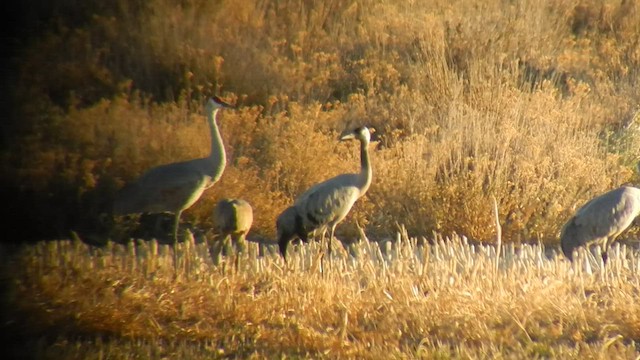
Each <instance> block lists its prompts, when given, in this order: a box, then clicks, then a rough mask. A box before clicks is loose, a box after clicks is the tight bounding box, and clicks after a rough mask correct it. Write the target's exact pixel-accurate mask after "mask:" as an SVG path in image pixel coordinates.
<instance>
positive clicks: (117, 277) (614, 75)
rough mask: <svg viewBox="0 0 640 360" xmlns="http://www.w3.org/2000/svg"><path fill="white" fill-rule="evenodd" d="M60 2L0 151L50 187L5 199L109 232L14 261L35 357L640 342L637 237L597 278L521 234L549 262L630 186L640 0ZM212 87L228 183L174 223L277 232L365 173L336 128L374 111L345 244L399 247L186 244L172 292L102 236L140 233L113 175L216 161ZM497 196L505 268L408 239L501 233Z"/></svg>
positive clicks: (561, 350)
mask: <svg viewBox="0 0 640 360" xmlns="http://www.w3.org/2000/svg"><path fill="white" fill-rule="evenodd" d="M51 8H52V9H53V10H55V11H53V12H54V13H55V14H56V16H55V17H54V19H55V20H53V21H52V23H51V24H49V25H45V26H46V29H47V30H46V32H45V33H43V34H39V35H42V36H40V37H34V38H33V39H31V40H30V41H29V42H25V43H24V48H22V49H21V51H20V52H19V53H18V54H17V56H18V58H17V59H16V63H17V64H19V66H18V68H17V71H16V78H17V82H16V84H15V88H14V91H13V93H12V94H10V95H11V99H12V100H15V104H14V105H15V109H14V115H13V116H14V117H15V118H16V121H15V124H12V128H11V129H12V131H10V132H7V134H11V135H13V138H11V139H7V141H6V143H7V145H8V146H7V149H3V151H2V153H1V154H0V155H1V160H2V161H0V167H1V169H2V172H3V174H11V175H7V176H5V177H3V179H2V180H3V184H6V186H7V188H8V189H9V191H7V192H8V193H13V192H14V190H15V193H20V194H28V195H29V197H30V199H32V200H33V201H32V202H24V201H22V199H21V198H19V197H18V196H16V199H13V200H15V204H24V210H23V211H22V212H19V213H22V214H28V215H29V216H32V219H35V220H37V222H36V221H33V222H34V223H37V225H34V226H38V227H39V226H40V225H42V227H47V228H54V229H56V230H57V233H58V234H64V235H63V236H62V237H63V238H64V237H66V234H68V233H69V232H70V231H72V230H75V231H77V232H79V233H80V234H81V237H82V238H83V239H85V240H87V239H91V241H99V242H101V243H107V244H108V245H106V246H105V247H103V248H90V247H88V246H87V245H83V244H81V243H76V242H68V241H58V242H50V243H39V244H37V245H35V246H33V247H29V248H26V249H25V250H24V251H23V252H22V253H21V254H19V255H18V256H17V257H16V258H15V259H13V261H12V263H11V267H10V269H11V271H10V272H7V273H6V274H7V276H8V277H9V278H8V279H9V280H10V284H11V288H12V289H13V293H12V294H13V295H12V297H11V298H10V300H11V304H12V306H15V307H17V308H18V309H20V310H21V311H20V312H19V316H18V317H17V319H19V320H20V321H24V327H23V328H20V327H18V328H19V329H20V330H23V331H25V332H26V333H27V335H30V334H35V339H36V340H33V341H34V342H35V343H30V344H33V345H34V346H33V347H34V348H35V349H36V350H37V351H40V355H42V357H51V358H60V357H78V358H103V357H115V358H131V357H152V358H161V357H181V358H187V357H188V358H210V357H258V358H263V357H280V355H281V354H282V355H284V356H286V357H314V358H316V357H317V358H333V357H341V358H381V357H385V358H386V357H409V358H415V357H424V358H535V357H541V358H547V357H559V358H575V357H586V358H609V357H624V358H628V357H632V356H633V355H634V353H635V352H636V347H637V346H636V344H637V342H638V341H639V339H640V338H639V336H638V334H639V328H640V320H639V319H638V315H636V314H639V313H640V312H639V311H638V305H637V304H638V303H639V302H638V298H637V292H638V260H637V258H638V256H637V255H638V254H637V250H631V249H627V248H621V250H620V251H622V253H621V254H618V255H616V259H615V260H614V261H612V265H611V267H610V268H609V269H608V271H607V272H606V274H605V273H603V272H602V271H601V270H600V268H599V267H598V265H597V264H595V263H594V264H592V266H591V270H592V271H591V273H589V272H587V271H585V266H586V265H585V263H584V262H581V263H580V264H579V265H578V268H576V269H570V266H569V264H568V263H567V262H566V261H564V260H562V259H560V258H558V257H556V256H555V255H553V256H551V257H550V258H547V257H546V256H545V255H544V254H543V248H542V247H539V246H532V245H530V244H536V243H540V244H544V245H545V246H546V250H544V251H545V252H553V249H555V248H556V246H557V241H558V240H557V239H558V235H559V230H560V228H561V226H562V224H563V223H564V222H565V221H566V220H567V219H568V218H569V217H570V216H571V214H572V213H573V211H575V209H576V208H577V207H578V206H580V205H581V204H583V203H584V202H585V201H587V200H588V199H589V198H591V197H592V196H594V195H597V194H599V193H602V192H604V191H606V190H610V189H611V188H613V187H616V186H619V185H621V184H623V183H627V182H631V181H634V180H637V178H638V176H637V175H636V174H635V164H636V163H637V161H638V158H639V157H640V130H639V129H640V127H639V126H640V124H639V123H638V122H639V121H640V117H639V114H640V112H639V108H638V104H639V103H640V95H639V94H640V92H639V91H638V78H640V72H639V69H640V52H639V51H638V43H640V12H639V11H638V10H639V9H638V4H637V2H635V1H624V2H622V1H618V0H604V1H596V0H580V1H566V0H542V1H538V0H524V1H517V2H505V1H502V0H484V1H480V2H478V1H474V0H456V1H423V2H416V1H408V2H402V1H401V2H389V1H379V0H356V1H342V0H333V1H323V2H312V1H311V2H310V1H277V2H273V1H263V0H239V1H225V0H223V1H205V0H183V1H180V2H175V1H167V0H152V1H147V2H140V1H137V2H123V1H120V2H114V3H109V4H102V5H98V4H94V3H92V2H84V1H83V2H81V3H80V2H77V1H74V0H66V1H61V2H56V4H53V5H51ZM71 10H73V11H71ZM42 18H47V17H46V16H43V17H42ZM36 20H37V21H39V20H40V18H38V19H36ZM212 94H220V95H222V96H224V97H226V98H227V99H228V100H230V101H231V102H234V103H236V104H237V105H238V108H237V109H236V110H224V111H222V112H221V113H220V119H219V123H220V127H221V131H222V135H223V139H224V142H225V147H226V150H227V154H228V158H229V163H228V166H227V169H226V170H225V173H224V174H223V176H222V178H221V180H220V181H219V183H217V184H216V185H215V186H214V187H212V188H211V189H210V190H208V191H207V192H205V194H204V195H203V197H202V198H201V199H200V201H199V202H198V203H197V204H196V205H194V206H193V207H192V208H191V209H189V210H187V211H186V212H185V213H184V214H183V220H184V221H188V222H190V223H192V225H194V226H193V227H192V228H195V229H197V230H201V232H200V233H199V234H198V239H199V240H200V239H201V238H202V237H201V235H200V234H201V233H204V235H202V236H203V237H204V238H207V239H209V240H210V238H211V237H212V234H211V233H210V231H209V230H208V229H210V228H211V225H212V223H211V222H212V218H211V215H212V214H211V212H212V209H213V206H214V204H215V203H216V202H217V201H218V200H219V199H220V198H222V197H237V198H243V199H246V200H248V201H249V202H250V203H251V204H252V206H253V209H254V226H253V228H252V231H251V233H250V236H249V237H250V238H251V237H255V238H260V239H272V238H273V236H274V234H275V229H274V221H275V218H276V216H277V215H278V213H279V212H280V211H281V210H283V209H284V208H286V207H287V206H288V205H289V204H290V203H291V202H292V201H293V199H295V197H296V196H298V195H299V194H300V193H301V192H302V191H304V190H305V189H306V188H307V187H309V186H311V185H312V184H314V183H316V182H318V181H321V180H324V179H327V178H329V177H331V176H334V175H336V174H339V173H342V172H346V171H357V168H358V164H359V161H358V151H357V146H356V145H355V144H354V143H338V142H337V141H336V138H337V135H338V134H339V133H340V132H341V131H342V130H343V129H345V128H347V127H353V126H358V125H363V124H366V125H371V126H375V127H376V129H377V130H378V131H377V134H378V135H379V137H378V138H377V139H376V140H375V141H374V143H373V144H372V145H371V152H372V156H371V157H372V162H373V167H374V180H373V183H372V185H371V188H370V190H369V192H368V193H367V195H366V196H365V197H364V198H362V199H361V200H359V201H358V203H357V204H356V205H355V207H354V209H353V211H352V212H351V214H350V215H349V216H348V218H347V219H346V220H345V222H344V223H343V224H341V225H340V226H339V227H338V231H337V236H338V237H340V238H343V239H347V240H351V239H356V238H358V236H359V235H358V234H359V230H358V226H357V224H359V225H360V226H362V227H363V228H364V229H365V230H366V233H367V234H368V235H369V236H370V237H371V238H372V239H375V240H380V239H388V238H395V237H396V236H397V234H396V233H397V231H398V230H400V231H401V233H402V235H401V236H399V238H400V240H399V241H397V242H394V243H393V244H391V245H389V249H387V247H386V246H387V245H385V246H384V247H383V248H382V250H380V249H379V248H378V245H376V244H377V243H369V242H367V241H362V242H361V243H358V244H357V245H354V248H353V249H352V251H353V252H355V253H356V254H357V260H353V259H351V258H348V257H347V256H346V255H345V254H338V255H337V257H336V258H335V259H334V260H333V269H332V270H331V271H325V272H324V273H320V270H319V266H320V263H319V259H318V258H317V254H318V251H319V247H318V245H317V244H311V245H309V246H308V247H304V248H301V249H300V250H299V251H298V252H292V258H291V261H292V267H291V268H285V267H284V265H283V263H282V259H281V258H279V257H278V256H276V255H274V254H272V253H268V254H267V255H266V256H265V257H263V258H257V257H256V256H255V251H256V250H255V249H254V250H253V251H254V253H253V254H250V255H247V257H245V258H244V259H243V260H244V262H243V264H242V267H241V269H240V271H239V272H238V273H237V274H236V273H230V270H229V269H227V268H226V267H225V266H226V265H224V264H222V265H221V266H214V265H213V264H212V263H211V261H210V260H209V258H208V255H207V254H206V249H205V248H204V246H203V245H196V244H194V243H193V242H190V241H186V242H185V243H184V244H180V245H179V248H180V249H181V250H180V251H181V254H182V256H181V259H182V260H181V263H180V264H181V265H180V266H181V268H180V270H179V275H180V276H179V278H178V279H177V281H173V279H172V276H173V269H172V268H171V261H170V259H171V257H170V255H169V254H168V249H167V248H166V247H165V246H162V245H157V244H156V243H155V242H141V243H137V244H136V245H135V246H134V245H128V247H123V246H122V245H116V244H114V243H113V242H109V241H110V240H113V241H115V242H118V241H121V242H126V241H127V239H129V238H130V237H131V236H132V234H133V232H132V231H130V230H131V229H129V225H130V224H129V222H127V221H122V220H121V219H113V218H112V217H111V214H110V207H111V202H112V199H113V194H114V193H115V191H116V190H117V189H118V188H120V187H121V186H122V185H123V184H124V183H126V182H127V181H130V180H131V179H134V178H135V177H136V176H138V175H139V174H141V173H142V172H143V171H145V170H146V169H148V168H149V167H151V166H154V165H159V164H164V163H168V162H174V161H179V160H185V159H191V158H196V157H199V156H203V155H205V154H206V153H207V152H208V150H209V138H208V131H207V127H206V126H207V125H206V122H205V117H204V114H203V113H202V112H203V105H204V103H205V101H206V98H207V97H208V96H210V95H212ZM13 130H15V132H13ZM494 197H495V199H496V200H497V205H498V214H499V223H500V224H501V226H502V235H503V236H502V239H503V242H504V243H505V244H504V246H505V253H504V254H502V255H501V256H500V258H499V259H498V260H496V256H495V254H494V250H492V249H493V248H491V247H483V246H477V245H476V246H471V245H468V244H466V242H465V241H464V240H462V239H461V238H460V237H458V236H453V237H452V238H451V239H449V241H447V242H445V241H443V240H442V239H441V238H440V236H435V235H434V236H435V239H431V240H434V241H435V244H434V245H431V246H426V247H424V248H421V247H417V246H416V244H415V243H416V242H417V241H416V240H415V239H412V238H411V237H412V236H419V237H420V239H421V240H420V242H423V241H422V237H423V236H426V234H433V233H435V234H461V236H466V237H467V238H469V239H473V241H474V242H475V241H478V242H482V243H484V244H487V243H491V242H493V241H494V239H495V225H494V224H495V219H494V215H493V214H494V213H493V203H492V198H494ZM12 202H13V201H12ZM21 220H23V219H21ZM399 224H402V225H399ZM183 228H188V227H187V226H184V227H183ZM632 234H633V232H632V231H630V232H629V233H627V234H626V235H624V236H629V235H632ZM519 243H523V244H524V245H522V246H521V247H520V246H519V245H515V244H519ZM526 244H529V245H526ZM187 247H188V249H187ZM515 249H518V250H517V251H516V250H515ZM625 251H626V252H625ZM612 257H613V256H612ZM496 263H497V264H496ZM43 334H46V336H45V335H43ZM51 334H59V335H57V336H56V335H51Z"/></svg>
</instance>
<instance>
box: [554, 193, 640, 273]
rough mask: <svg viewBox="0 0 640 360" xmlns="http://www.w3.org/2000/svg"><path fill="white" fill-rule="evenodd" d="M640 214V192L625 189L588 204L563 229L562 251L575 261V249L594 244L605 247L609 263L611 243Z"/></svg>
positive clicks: (603, 256) (604, 195)
mask: <svg viewBox="0 0 640 360" xmlns="http://www.w3.org/2000/svg"><path fill="white" fill-rule="evenodd" d="M639 214H640V189H638V188H635V187H632V186H622V187H619V188H617V189H614V190H611V191H609V192H606V193H604V194H602V195H600V196H597V197H595V198H593V199H592V200H590V201H588V202H587V203H586V204H584V205H583V206H582V207H581V208H580V209H578V211H577V212H576V214H575V215H574V216H573V217H571V219H569V221H567V223H566V224H565V225H564V227H563V228H562V234H561V235H560V245H561V247H562V252H563V253H564V255H565V256H566V257H567V258H568V259H569V260H572V259H573V251H574V249H576V248H578V247H580V246H588V245H590V244H601V245H602V249H603V250H602V261H603V263H606V262H607V258H608V256H607V250H608V249H609V246H611V243H613V242H614V241H615V239H616V238H617V237H618V235H620V234H621V233H622V232H623V231H624V230H626V229H627V228H628V227H629V226H630V225H631V223H632V222H633V220H634V219H635V218H636V217H637V216H638V215H639Z"/></svg>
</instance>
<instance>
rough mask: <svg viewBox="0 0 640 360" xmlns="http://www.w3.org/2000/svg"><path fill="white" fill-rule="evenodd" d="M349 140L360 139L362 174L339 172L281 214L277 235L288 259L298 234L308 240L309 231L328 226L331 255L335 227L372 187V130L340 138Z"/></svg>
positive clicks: (283, 254) (304, 194) (306, 192)
mask: <svg viewBox="0 0 640 360" xmlns="http://www.w3.org/2000/svg"><path fill="white" fill-rule="evenodd" d="M349 139H358V140H359V141H360V157H361V168H360V173H358V174H342V175H338V176H336V177H334V178H331V179H329V180H326V181H323V182H321V183H319V184H316V185H314V186H312V187H311V188H309V189H308V190H307V191H305V192H304V193H303V194H302V195H300V196H299V197H298V198H297V199H296V201H295V203H294V204H293V205H292V206H290V207H288V208H287V209H285V210H284V211H283V212H282V213H281V214H280V215H279V216H278V219H277V220H276V228H277V237H278V245H279V247H280V253H281V254H282V256H283V257H285V258H286V249H287V245H288V243H289V241H291V239H293V238H294V237H296V236H298V237H299V238H300V239H301V240H302V241H305V242H306V241H307V235H308V234H309V233H310V232H312V231H314V230H320V229H322V230H323V234H324V231H325V230H326V229H327V228H328V229H330V232H331V234H330V237H329V245H328V250H329V255H330V254H331V240H332V239H333V237H334V232H335V228H336V226H337V225H338V224H339V223H340V222H341V221H342V220H344V218H345V217H346V216H347V214H348V213H349V211H350V210H351V208H352V207H353V205H354V204H355V202H356V201H357V200H358V199H359V198H361V197H362V196H363V195H364V194H365V193H366V192H367V190H368V189H369V186H370V185H371V180H372V169H371V164H370V162H369V152H368V145H369V141H370V133H369V129H367V128H366V127H363V128H358V129H355V130H354V131H352V132H349V133H347V134H345V135H343V136H342V137H341V138H340V140H342V141H343V140H349Z"/></svg>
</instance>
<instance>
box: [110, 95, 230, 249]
mask: <svg viewBox="0 0 640 360" xmlns="http://www.w3.org/2000/svg"><path fill="white" fill-rule="evenodd" d="M222 107H230V106H229V105H228V104H226V103H225V102H223V101H222V100H220V99H219V98H217V97H213V98H212V99H210V100H209V101H208V102H207V106H206V113H207V118H208V122H209V129H210V131H211V153H210V154H209V156H208V157H206V158H200V159H193V160H188V161H181V162H176V163H171V164H166V165H160V166H157V167H154V168H152V169H149V170H148V171H146V172H145V173H144V174H142V175H141V176H140V177H139V178H138V179H137V180H135V181H133V182H131V183H130V184H128V185H126V186H125V187H123V188H122V189H121V190H120V191H119V192H118V194H117V195H116V199H115V202H114V207H113V212H114V214H115V215H127V214H136V213H162V212H171V213H173V214H174V226H173V230H174V234H173V235H174V242H176V241H177V237H178V226H179V222H180V215H181V214H182V212H183V211H184V210H186V209H188V208H189V207H191V206H192V205H193V204H195V203H196V201H198V199H200V197H201V196H202V193H203V192H204V191H205V190H206V189H208V188H209V187H211V186H212V185H213V184H214V183H215V182H217V181H218V180H219V179H220V177H221V176H222V173H223V171H224V168H225V166H226V154H225V151H224V145H223V143H222V138H221V136H220V131H219V129H218V124H217V123H216V115H217V112H218V110H219V109H220V108H222Z"/></svg>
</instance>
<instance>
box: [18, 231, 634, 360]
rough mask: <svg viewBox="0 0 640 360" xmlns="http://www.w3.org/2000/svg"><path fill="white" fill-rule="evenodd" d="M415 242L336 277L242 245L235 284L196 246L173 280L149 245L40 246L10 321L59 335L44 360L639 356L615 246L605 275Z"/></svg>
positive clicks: (623, 250)
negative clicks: (85, 358)
mask: <svg viewBox="0 0 640 360" xmlns="http://www.w3.org/2000/svg"><path fill="white" fill-rule="evenodd" d="M423 240H425V239H422V240H420V241H419V240H418V239H416V238H409V237H407V236H406V234H405V235H401V234H398V236H397V238H396V239H393V240H391V239H390V240H388V241H383V242H381V243H376V242H370V241H368V240H361V241H359V242H357V243H355V244H351V245H349V246H346V247H339V248H340V249H343V250H341V251H337V252H334V254H335V256H334V257H333V258H332V259H331V260H330V261H329V260H328V259H326V258H325V259H324V260H321V257H320V256H319V254H321V253H323V251H322V250H323V246H322V245H321V244H319V243H315V242H314V243H311V244H309V245H303V246H298V247H294V248H293V249H292V251H290V258H289V263H288V264H285V263H284V262H283V260H282V258H281V257H280V256H279V255H277V253H276V252H275V251H274V250H275V249H273V248H271V246H272V245H263V246H264V249H263V250H264V252H263V256H258V255H259V253H260V251H259V245H258V244H256V243H252V244H250V245H251V246H250V248H249V251H248V253H246V254H245V255H244V256H243V257H242V258H241V262H240V267H239V269H238V271H237V272H236V271H234V270H233V267H232V266H230V264H227V262H226V259H225V260H224V261H223V262H222V263H221V264H220V265H218V266H214V265H213V264H212V262H211V260H210V257H209V252H208V249H207V246H206V245H205V244H204V243H202V244H195V243H194V242H193V240H192V241H187V242H185V243H183V244H180V245H179V246H178V252H179V255H180V256H179V262H178V271H177V272H174V268H173V265H172V256H171V253H170V251H171V249H170V248H169V247H168V246H166V245H158V244H157V243H156V242H154V241H151V242H144V241H139V242H137V243H133V242H132V243H130V244H129V245H118V244H113V243H110V244H108V245H107V246H105V247H102V248H93V247H90V246H87V245H85V244H84V243H82V242H79V241H55V242H47V243H45V242H43V243H39V244H37V245H35V246H33V247H30V248H27V249H25V250H24V251H23V252H21V253H20V254H19V255H18V256H17V257H16V258H15V260H14V261H13V262H12V264H11V267H10V269H11V271H12V272H11V277H10V279H11V288H12V289H13V292H12V294H13V297H12V300H13V301H12V302H11V305H12V306H13V307H15V309H16V312H15V313H14V314H15V317H16V319H18V320H19V322H18V324H19V326H18V329H20V331H25V332H27V333H47V332H50V331H53V330H54V329H55V334H57V335H55V336H53V337H51V335H49V337H48V338H47V339H48V341H41V342H40V347H41V348H40V349H39V351H42V353H43V354H56V353H59V354H64V357H67V356H71V355H73V356H80V355H82V354H86V355H89V356H94V357H98V355H97V354H107V353H111V354H113V356H115V357H118V358H132V357H135V356H136V355H135V354H140V353H142V354H146V356H152V357H156V356H161V355H162V354H165V355H168V354H173V355H172V356H178V355H179V354H183V355H184V354H189V356H194V357H197V358H205V357H212V356H213V357H218V356H232V357H251V356H257V357H273V356H276V357H279V356H293V357H297V356H305V357H306V356H310V357H322V358H336V357H338V358H345V357H346V358H349V357H357V358H379V357H380V354H387V355H388V356H389V357H421V356H426V357H433V356H440V355H442V356H444V357H454V358H458V357H472V358H477V357H483V358H484V357H488V358H493V357H495V356H501V357H502V356H505V357H560V358H572V357H575V356H586V357H611V356H613V357H624V358H628V357H630V356H633V354H635V352H636V344H637V341H639V340H640V315H638V314H640V311H639V310H640V308H638V307H639V305H638V304H639V303H640V302H639V301H638V290H639V287H640V276H639V274H640V260H639V259H640V257H639V256H638V255H639V254H638V251H637V249H632V248H628V247H626V246H616V247H615V248H614V250H613V251H612V252H611V253H612V255H611V258H610V262H609V264H608V266H607V268H606V269H605V270H603V269H602V267H601V265H600V264H599V263H598V262H597V261H596V260H595V259H596V257H594V256H592V255H590V254H588V253H583V254H582V256H581V257H580V258H579V259H578V260H577V261H576V262H575V263H574V264H571V263H570V262H568V261H567V260H565V259H564V258H563V257H562V256H558V255H557V254H556V252H555V250H553V249H551V250H549V249H545V248H544V246H542V245H522V246H518V247H516V246H513V245H507V246H505V247H503V251H502V252H501V253H500V256H499V257H498V256H496V248H495V247H493V246H486V245H480V244H475V245H473V244H469V243H468V241H467V240H466V239H464V238H460V237H458V236H453V237H451V238H449V239H443V238H442V237H440V236H436V237H434V238H433V239H430V240H431V241H432V242H433V243H432V244H429V243H428V242H427V243H425V244H422V242H423ZM418 243H420V245H419V244H418ZM349 253H350V254H352V255H349ZM323 265H324V267H325V268H323V267H322V266H323ZM176 274H177V278H174V276H175V275H176ZM132 349H135V350H133V351H131V352H130V350H132ZM385 357H386V356H385Z"/></svg>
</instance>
